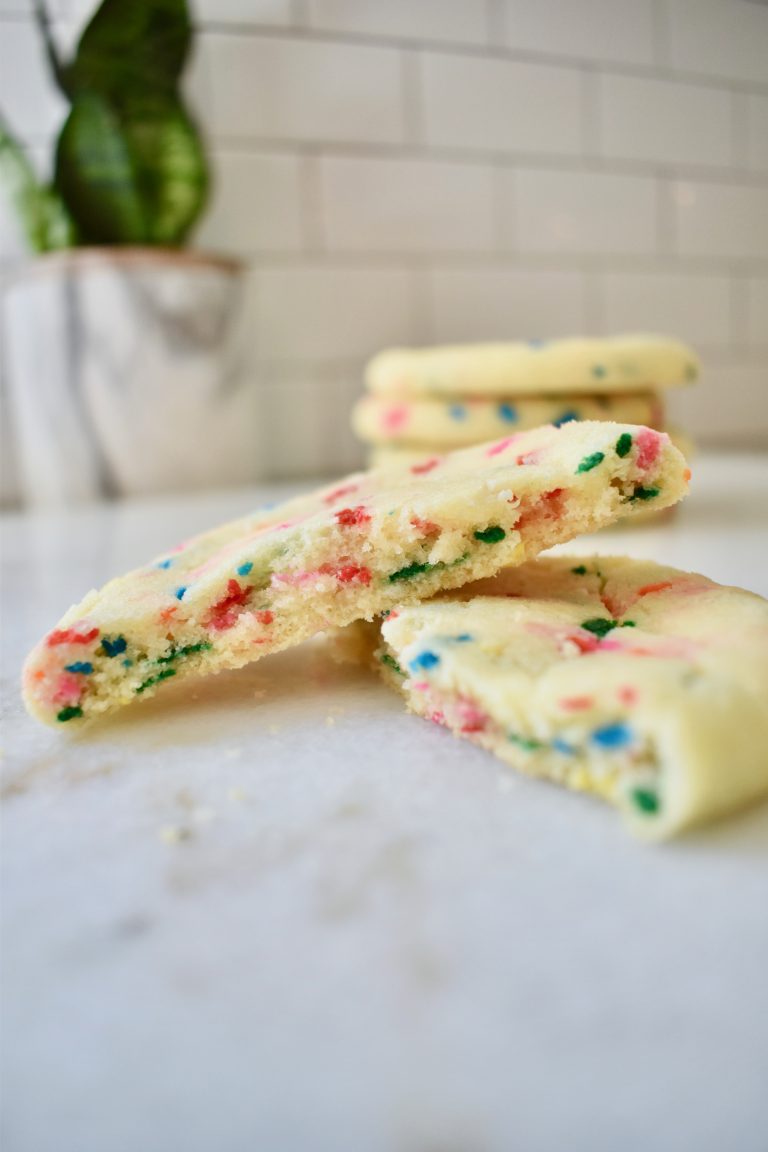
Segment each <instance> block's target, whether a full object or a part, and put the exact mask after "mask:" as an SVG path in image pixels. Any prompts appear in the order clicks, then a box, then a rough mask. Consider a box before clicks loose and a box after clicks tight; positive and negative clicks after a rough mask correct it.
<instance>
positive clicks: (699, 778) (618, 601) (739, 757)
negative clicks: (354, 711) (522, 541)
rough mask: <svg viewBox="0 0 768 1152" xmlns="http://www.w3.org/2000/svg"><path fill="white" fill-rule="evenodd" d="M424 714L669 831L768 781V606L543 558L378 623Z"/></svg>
mask: <svg viewBox="0 0 768 1152" xmlns="http://www.w3.org/2000/svg"><path fill="white" fill-rule="evenodd" d="M381 631H382V638H383V642H384V644H383V647H382V648H381V649H380V651H379V660H380V662H382V663H381V665H380V666H381V668H382V671H383V672H384V673H385V675H386V678H387V679H388V680H389V681H390V682H391V683H392V684H393V685H395V686H397V687H398V688H399V689H400V691H402V692H403V693H404V694H405V696H406V699H407V701H408V705H409V707H410V708H411V709H412V710H413V711H415V712H417V713H418V714H419V715H422V716H426V717H428V718H430V719H433V720H436V721H437V722H438V723H440V724H445V725H447V726H448V727H449V728H451V729H452V730H453V731H454V732H455V733H456V734H458V735H462V736H466V737H467V738H469V739H471V740H473V741H475V742H476V743H478V744H481V745H482V746H483V747H485V748H488V749H489V750H490V751H492V752H494V753H496V755H497V756H499V757H501V759H503V760H505V761H506V762H507V763H509V764H511V765H513V767H515V768H518V769H521V770H522V771H524V772H527V773H530V774H531V775H534V776H542V777H546V778H547V779H550V780H554V781H556V782H558V783H560V784H564V785H566V786H567V787H570V788H573V789H577V790H579V791H585V792H592V793H596V794H597V795H599V796H602V797H603V798H604V799H606V800H608V801H610V802H611V803H613V804H615V805H617V806H618V807H619V808H620V809H621V811H622V813H623V815H624V816H625V818H626V820H627V822H628V824H629V826H630V827H631V829H632V830H633V831H636V832H638V833H640V834H644V835H647V836H649V837H656V838H661V837H665V836H669V835H671V834H673V833H675V832H677V831H678V830H680V829H681V828H684V827H686V826H687V825H690V824H695V823H699V822H701V821H704V820H707V819H710V818H712V817H714V816H716V815H718V814H719V813H721V812H726V811H728V810H730V809H732V808H736V807H738V806H740V805H742V804H744V803H746V802H747V801H749V800H751V799H753V798H754V797H757V796H758V795H760V794H761V793H766V792H768V755H766V749H767V748H768V601H766V600H763V599H762V598H761V597H759V596H756V595H753V594H752V593H750V592H745V591H742V590H741V589H738V588H725V587H722V586H721V585H718V584H715V583H713V581H711V580H708V579H707V578H706V577H704V576H698V575H695V574H692V573H688V572H680V571H678V570H676V569H674V568H667V567H664V566H662V565H659V564H655V563H653V562H652V561H644V560H630V559H628V558H626V557H620V558H619V557H615V558H612V557H604V556H598V557H590V558H587V559H584V558H582V557H570V558H569V557H557V558H551V557H544V558H541V559H539V560H533V561H530V562H528V563H526V564H524V565H522V566H520V567H518V568H514V569H507V570H506V571H504V572H502V573H500V574H499V575H498V576H496V577H494V578H492V579H490V580H484V581H480V582H478V583H477V584H474V585H468V586H466V587H464V588H462V589H461V590H460V591H459V592H454V593H450V594H446V595H445V596H442V597H438V598H436V599H435V600H432V601H430V602H427V603H423V604H418V605H414V606H406V607H402V608H397V609H396V610H395V611H394V612H392V613H391V614H390V616H389V617H388V618H387V619H386V620H385V621H384V622H383V625H382V629H381Z"/></svg>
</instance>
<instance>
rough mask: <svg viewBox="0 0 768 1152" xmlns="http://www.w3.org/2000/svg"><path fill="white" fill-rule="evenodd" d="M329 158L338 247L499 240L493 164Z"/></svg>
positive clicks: (326, 211)
mask: <svg viewBox="0 0 768 1152" xmlns="http://www.w3.org/2000/svg"><path fill="white" fill-rule="evenodd" d="M321 163H322V203H323V217H324V221H325V238H326V242H327V246H328V248H329V249H331V250H334V251H358V252H387V251H393V252H430V251H432V252H436V253H437V252H478V251H481V252H482V251H488V250H489V249H491V248H492V247H493V242H494V221H493V173H492V171H491V169H490V168H489V167H488V166H485V165H478V166H475V165H467V164H454V163H449V162H444V161H429V160H387V159H377V160H374V159H349V158H339V157H336V158H334V159H330V158H326V159H324V160H323V161H322V162H321Z"/></svg>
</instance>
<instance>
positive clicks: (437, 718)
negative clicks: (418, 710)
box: [429, 712, 445, 727]
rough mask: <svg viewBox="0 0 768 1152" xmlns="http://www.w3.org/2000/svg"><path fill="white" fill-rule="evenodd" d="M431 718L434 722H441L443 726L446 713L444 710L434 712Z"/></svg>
mask: <svg viewBox="0 0 768 1152" xmlns="http://www.w3.org/2000/svg"><path fill="white" fill-rule="evenodd" d="M429 719H430V720H431V721H432V723H433V724H441V725H442V726H443V727H445V713H444V712H433V713H432V714H431V715H430V717H429Z"/></svg>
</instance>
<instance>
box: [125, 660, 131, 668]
mask: <svg viewBox="0 0 768 1152" xmlns="http://www.w3.org/2000/svg"><path fill="white" fill-rule="evenodd" d="M132 664H133V660H123V668H130V667H131V666H132Z"/></svg>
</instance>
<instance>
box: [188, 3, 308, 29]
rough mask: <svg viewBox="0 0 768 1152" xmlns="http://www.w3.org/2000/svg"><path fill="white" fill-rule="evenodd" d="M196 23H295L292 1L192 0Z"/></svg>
mask: <svg viewBox="0 0 768 1152" xmlns="http://www.w3.org/2000/svg"><path fill="white" fill-rule="evenodd" d="M190 8H191V10H192V18H193V20H195V21H201V22H205V21H215V22H216V23H217V24H264V25H267V26H272V25H275V26H277V27H280V26H283V27H284V26H286V25H289V24H292V23H293V16H294V12H293V2H292V0H191V2H190Z"/></svg>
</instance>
